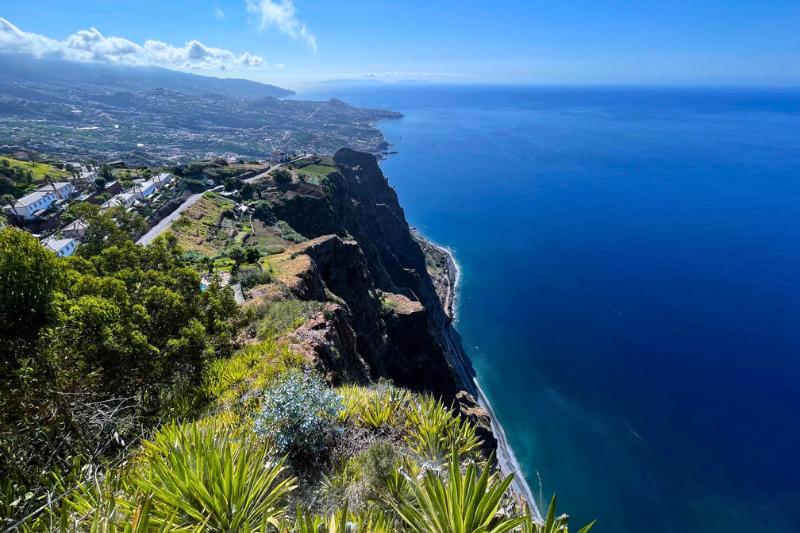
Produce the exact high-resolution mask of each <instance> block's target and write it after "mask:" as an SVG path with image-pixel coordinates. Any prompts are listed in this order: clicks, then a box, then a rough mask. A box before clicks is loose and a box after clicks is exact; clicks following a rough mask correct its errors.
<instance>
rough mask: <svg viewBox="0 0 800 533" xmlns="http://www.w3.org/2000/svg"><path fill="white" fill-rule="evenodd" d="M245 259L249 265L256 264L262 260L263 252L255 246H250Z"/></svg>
mask: <svg viewBox="0 0 800 533" xmlns="http://www.w3.org/2000/svg"><path fill="white" fill-rule="evenodd" d="M245 258H246V260H247V262H248V263H255V262H257V261H258V260H259V259H260V258H261V251H260V250H259V249H258V248H256V247H254V246H250V247H249V248H247V249H246V250H245Z"/></svg>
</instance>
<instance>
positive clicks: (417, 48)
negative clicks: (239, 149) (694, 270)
mask: <svg viewBox="0 0 800 533" xmlns="http://www.w3.org/2000/svg"><path fill="white" fill-rule="evenodd" d="M4 4H5V5H3V6H2V7H1V8H0V17H2V19H5V20H4V21H3V20H0V48H2V49H16V50H17V51H21V52H24V53H34V54H41V53H61V54H64V55H66V56H67V57H72V58H78V59H81V60H100V61H114V62H133V63H136V64H140V63H148V64H160V65H162V66H166V67H168V68H175V69H182V70H195V71H197V72H199V73H205V74H213V75H221V76H236V77H246V78H250V79H255V80H259V81H268V82H274V83H278V84H282V85H285V86H289V87H297V86H301V85H302V84H304V83H308V82H314V81H319V80H330V79H353V78H370V77H374V78H377V79H382V80H387V81H404V80H418V81H430V82H446V83H457V82H475V83H495V82H501V83H502V82H509V83H547V84H561V83H570V84H573V83H587V84H594V83H619V84H642V83H643V84H652V83H656V84H715V85H727V84H730V85H800V1H798V0H762V1H755V0H729V1H726V2H723V1H717V0H696V1H686V0H671V1H666V0H649V1H633V0H594V1H590V0H560V1H555V0H554V1H538V0H527V1H507V2H497V1H495V2H490V1H470V0H462V1H449V0H438V1H437V0H404V1H380V0H373V1H355V0H293V1H292V0H228V1H221V0H219V1H208V0H196V1H188V0H177V1H175V0H170V1H169V2H166V1H163V0H162V1H156V0H138V1H137V2H122V1H113V2H110V1H107V0H77V1H75V0H73V1H70V2H64V1H63V0H61V1H50V0H36V1H16V2H4ZM91 28H95V29H96V30H97V32H92V33H89V32H81V30H89V29H91ZM112 38H118V39H112ZM148 40H150V41H154V42H156V43H155V44H153V43H151V44H149V45H145V42H146V41H148ZM192 41H197V42H198V43H197V44H193V45H191V46H190V45H187V44H186V43H191V42H192ZM43 50H44V52H42V51H43ZM120 50H122V52H120ZM223 66H224V70H221V67H223Z"/></svg>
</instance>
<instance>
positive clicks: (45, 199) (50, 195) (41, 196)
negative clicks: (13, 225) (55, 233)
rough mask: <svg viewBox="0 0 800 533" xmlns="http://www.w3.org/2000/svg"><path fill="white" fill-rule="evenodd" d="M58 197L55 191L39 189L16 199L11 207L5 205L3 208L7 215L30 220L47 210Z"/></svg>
mask: <svg viewBox="0 0 800 533" xmlns="http://www.w3.org/2000/svg"><path fill="white" fill-rule="evenodd" d="M58 199H59V198H58V196H57V195H56V193H55V191H52V190H42V189H39V190H38V191H34V192H32V193H30V194H26V195H25V196H23V197H22V198H20V199H19V200H17V201H16V203H15V204H14V206H13V207H11V206H6V207H4V208H3V209H4V211H5V212H6V213H7V214H9V215H16V216H18V217H20V218H23V219H25V220H32V219H34V218H36V217H37V216H39V215H40V214H41V213H42V212H44V211H45V210H47V209H48V208H49V207H50V206H51V205H53V204H54V203H55V202H56V201H58Z"/></svg>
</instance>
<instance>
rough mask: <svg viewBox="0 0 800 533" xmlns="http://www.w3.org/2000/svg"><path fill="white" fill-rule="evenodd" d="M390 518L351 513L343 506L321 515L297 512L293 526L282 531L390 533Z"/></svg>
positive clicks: (391, 530)
mask: <svg viewBox="0 0 800 533" xmlns="http://www.w3.org/2000/svg"><path fill="white" fill-rule="evenodd" d="M393 531H394V529H393V528H392V525H391V522H390V520H389V519H388V518H387V517H386V515H384V514H381V513H379V512H370V513H361V514H353V513H349V512H348V511H347V507H344V508H342V509H340V510H338V511H337V512H335V513H334V514H332V515H330V516H327V517H321V516H316V515H311V514H307V513H301V512H298V513H297V519H296V520H295V523H294V527H290V526H284V527H283V528H282V529H281V532H282V533H290V532H291V533H361V532H364V533H392V532H393Z"/></svg>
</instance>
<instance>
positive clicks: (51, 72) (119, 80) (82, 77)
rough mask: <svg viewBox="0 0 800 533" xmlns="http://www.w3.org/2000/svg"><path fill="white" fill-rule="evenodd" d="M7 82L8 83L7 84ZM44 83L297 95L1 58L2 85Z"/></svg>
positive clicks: (92, 88) (185, 76)
mask: <svg viewBox="0 0 800 533" xmlns="http://www.w3.org/2000/svg"><path fill="white" fill-rule="evenodd" d="M4 78H5V80H3V79H4ZM12 80H13V81H15V82H20V81H24V82H28V83H42V84H47V85H49V86H64V87H71V88H75V89H80V90H82V91H85V92H89V93H104V92H118V91H128V92H138V91H149V90H152V89H167V90H170V91H175V92H179V93H183V94H187V95H193V96H202V95H208V94H219V95H222V96H228V97H232V98H264V97H268V96H271V97H275V98H281V97H284V96H291V95H293V94H294V92H293V91H290V90H288V89H283V88H281V87H277V86H275V85H269V84H266V83H258V82H255V81H249V80H241V79H233V78H214V77H211V76H199V75H197V74H189V73H186V72H177V71H174V70H167V69H164V68H159V67H132V66H118V65H106V64H98V63H79V62H75V61H66V60H62V59H50V58H40V59H37V58H34V57H31V56H27V55H22V54H0V81H5V82H6V83H8V82H9V81H12Z"/></svg>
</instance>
